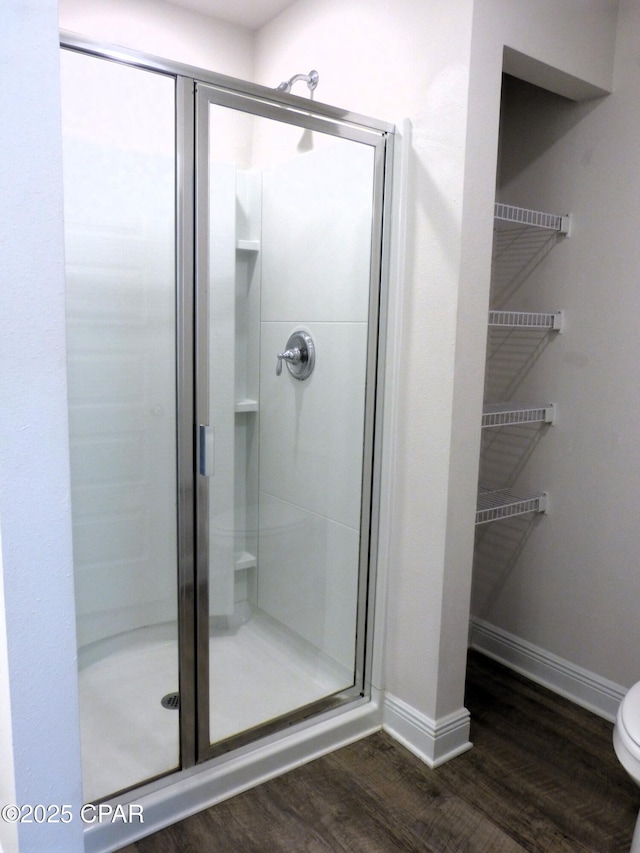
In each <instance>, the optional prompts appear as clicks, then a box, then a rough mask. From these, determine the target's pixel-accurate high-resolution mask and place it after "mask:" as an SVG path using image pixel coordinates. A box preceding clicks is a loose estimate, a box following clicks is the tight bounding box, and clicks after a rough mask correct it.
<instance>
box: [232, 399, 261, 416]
mask: <svg viewBox="0 0 640 853" xmlns="http://www.w3.org/2000/svg"><path fill="white" fill-rule="evenodd" d="M257 411H258V401H257V400H249V399H247V398H245V399H244V400H237V401H236V414H244V413H246V412H257Z"/></svg>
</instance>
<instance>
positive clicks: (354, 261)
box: [196, 85, 384, 758]
mask: <svg viewBox="0 0 640 853" xmlns="http://www.w3.org/2000/svg"><path fill="white" fill-rule="evenodd" d="M196 139H197V145H196V175H197V213H196V216H197V246H198V249H197V274H196V284H197V291H196V292H197V295H196V304H197V317H198V320H197V332H196V336H197V353H198V355H197V388H198V392H197V394H198V414H197V418H198V435H199V439H198V466H199V471H198V519H199V521H198V525H199V526H198V553H199V566H198V572H199V574H200V580H199V582H198V589H199V592H200V598H199V603H198V637H199V641H198V655H199V663H198V684H199V697H198V703H199V704H198V707H199V743H200V756H201V758H203V757H207V756H208V755H212V754H216V752H219V751H223V750H226V749H229V748H231V747H232V746H236V745H238V744H239V743H242V742H244V741H246V740H249V739H252V738H254V737H256V736H258V735H261V734H263V733H265V732H266V731H269V730H271V729H273V728H278V727H281V726H282V725H283V723H284V722H291V721H295V720H297V719H302V718H304V717H305V716H308V715H310V714H312V713H317V712H318V710H320V709H322V708H330V707H332V706H334V705H335V704H336V703H339V702H341V701H345V700H347V699H352V698H354V697H355V696H358V695H361V694H362V693H363V692H364V690H365V678H364V652H365V641H364V635H365V620H366V587H367V570H368V553H369V541H368V534H369V519H370V511H371V506H370V490H371V489H370V487H371V451H372V441H373V405H374V391H375V363H376V348H377V310H378V283H379V252H380V231H379V221H380V210H379V204H380V201H381V186H382V184H381V181H382V173H383V168H382V164H383V159H384V143H383V139H382V137H381V135H380V134H376V133H367V132H365V131H362V130H359V129H356V128H353V127H345V125H344V124H341V123H333V122H331V121H327V120H324V119H319V118H317V117H313V116H310V115H301V113H300V112H299V111H293V110H289V109H287V108H286V107H279V106H275V105H272V104H264V103H260V102H258V101H257V100H253V99H251V98H244V97H242V96H237V95H234V94H230V93H229V92H225V91H221V90H218V89H215V88H213V87H209V86H203V85H198V87H197V96H196ZM207 587H208V595H207V593H206V589H207Z"/></svg>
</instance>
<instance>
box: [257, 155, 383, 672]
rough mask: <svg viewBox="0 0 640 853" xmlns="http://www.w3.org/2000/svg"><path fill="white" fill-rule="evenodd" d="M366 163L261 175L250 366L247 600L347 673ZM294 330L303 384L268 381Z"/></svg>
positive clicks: (360, 404) (368, 204) (363, 316)
mask: <svg viewBox="0 0 640 853" xmlns="http://www.w3.org/2000/svg"><path fill="white" fill-rule="evenodd" d="M312 141H313V140H311V142H312ZM372 157H373V152H372V150H371V149H369V148H368V147H366V146H357V145H347V144H345V143H344V142H342V141H336V142H335V143H333V144H328V145H327V144H325V146H324V147H321V148H319V149H317V150H309V151H307V153H305V154H304V155H303V156H298V157H297V158H296V159H295V160H292V161H290V162H281V163H279V164H277V165H276V166H274V167H272V168H269V169H265V170H264V172H263V178H262V223H263V225H262V247H263V248H262V300H261V304H262V308H261V320H262V322H261V333H260V338H261V346H262V355H261V359H260V363H261V364H262V365H270V364H272V363H273V364H274V369H273V370H269V369H268V368H267V369H266V370H264V369H263V370H262V372H261V375H260V419H261V429H260V484H259V488H260V498H259V506H260V512H259V518H260V527H259V531H260V538H259V548H258V553H259V586H258V590H259V592H258V602H259V605H260V607H261V608H262V609H264V610H265V611H266V612H267V613H269V614H270V615H272V616H275V617H276V618H277V619H279V620H280V621H281V622H282V623H283V624H285V625H287V626H289V627H290V628H291V629H292V630H294V631H296V632H298V633H299V634H300V635H301V636H303V637H304V638H305V639H306V640H308V641H309V642H310V643H312V644H313V645H315V646H316V647H317V648H320V649H323V650H324V651H325V652H326V653H327V654H328V655H329V656H330V657H331V658H333V659H334V660H336V661H338V662H340V663H342V664H344V665H345V666H350V664H351V661H352V660H353V654H354V649H353V635H352V633H351V632H350V631H349V625H352V624H353V621H354V619H355V613H356V602H357V583H356V580H357V579H356V578H355V577H354V575H353V572H351V571H349V566H353V565H354V564H355V563H357V560H358V549H359V544H360V530H359V528H360V511H361V498H360V491H361V485H362V484H361V471H362V461H363V459H362V454H363V435H364V422H363V417H362V413H363V411H364V392H365V375H366V354H367V320H368V310H369V305H368V299H367V294H366V292H365V291H364V290H363V289H362V288H356V287H353V286H351V284H352V282H353V281H363V280H365V281H366V280H368V278H369V269H368V263H367V266H366V267H363V266H362V264H363V259H367V260H368V257H369V244H370V240H371V216H372V199H371V185H370V179H369V178H368V176H369V175H370V173H371V167H372ZM330 176H333V178H332V179H330ZM337 187H339V188H340V191H339V192H336V188H337ZM345 197H346V198H348V199H349V205H348V210H347V211H346V212H345V205H344V198H345ZM301 207H304V209H305V210H306V215H305V217H304V221H303V220H302V218H301V217H299V216H298V214H297V211H298V210H300V209H301ZM327 247H331V250H330V251H327ZM301 269H302V270H304V275H303V276H301V275H300V270H301ZM282 318H285V319H284V320H283V319H282ZM298 327H304V328H305V329H307V330H308V331H309V332H310V333H311V335H312V337H313V340H314V342H315V346H316V367H315V369H314V372H313V374H312V376H311V377H310V378H309V379H308V380H305V381H303V382H298V381H297V380H296V379H294V378H292V377H291V376H289V375H288V373H287V372H286V371H283V373H282V375H281V376H276V371H275V361H274V358H273V354H274V353H276V352H279V351H281V350H282V349H283V347H284V344H285V342H286V340H287V339H288V337H289V334H290V333H291V332H292V331H293V330H294V328H298ZM336 377H337V378H338V381H337V382H336ZM283 448H287V450H288V453H287V454H286V455H285V454H283V453H282V449H283ZM291 554H294V555H296V556H295V558H294V559H293V560H291V559H290V557H289V558H288V559H287V556H286V555H291ZM310 588H311V589H312V594H311V595H309V590H310ZM305 602H306V603H305ZM321 605H322V606H321Z"/></svg>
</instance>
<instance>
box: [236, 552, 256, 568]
mask: <svg viewBox="0 0 640 853" xmlns="http://www.w3.org/2000/svg"><path fill="white" fill-rule="evenodd" d="M257 565H258V558H257V557H256V556H255V554H251V553H250V552H249V551H242V552H241V553H240V554H237V555H236V571H238V572H241V571H243V570H244V569H255V568H256V566H257Z"/></svg>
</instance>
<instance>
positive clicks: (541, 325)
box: [489, 311, 564, 332]
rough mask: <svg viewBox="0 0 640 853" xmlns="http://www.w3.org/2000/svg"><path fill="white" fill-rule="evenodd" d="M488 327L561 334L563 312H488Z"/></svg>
mask: <svg viewBox="0 0 640 853" xmlns="http://www.w3.org/2000/svg"><path fill="white" fill-rule="evenodd" d="M489 326H490V327H492V326H493V327H502V328H508V329H539V330H540V331H543V332H562V331H563V328H564V312H563V311H555V312H554V313H552V314H545V313H540V312H531V311H489Z"/></svg>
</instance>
